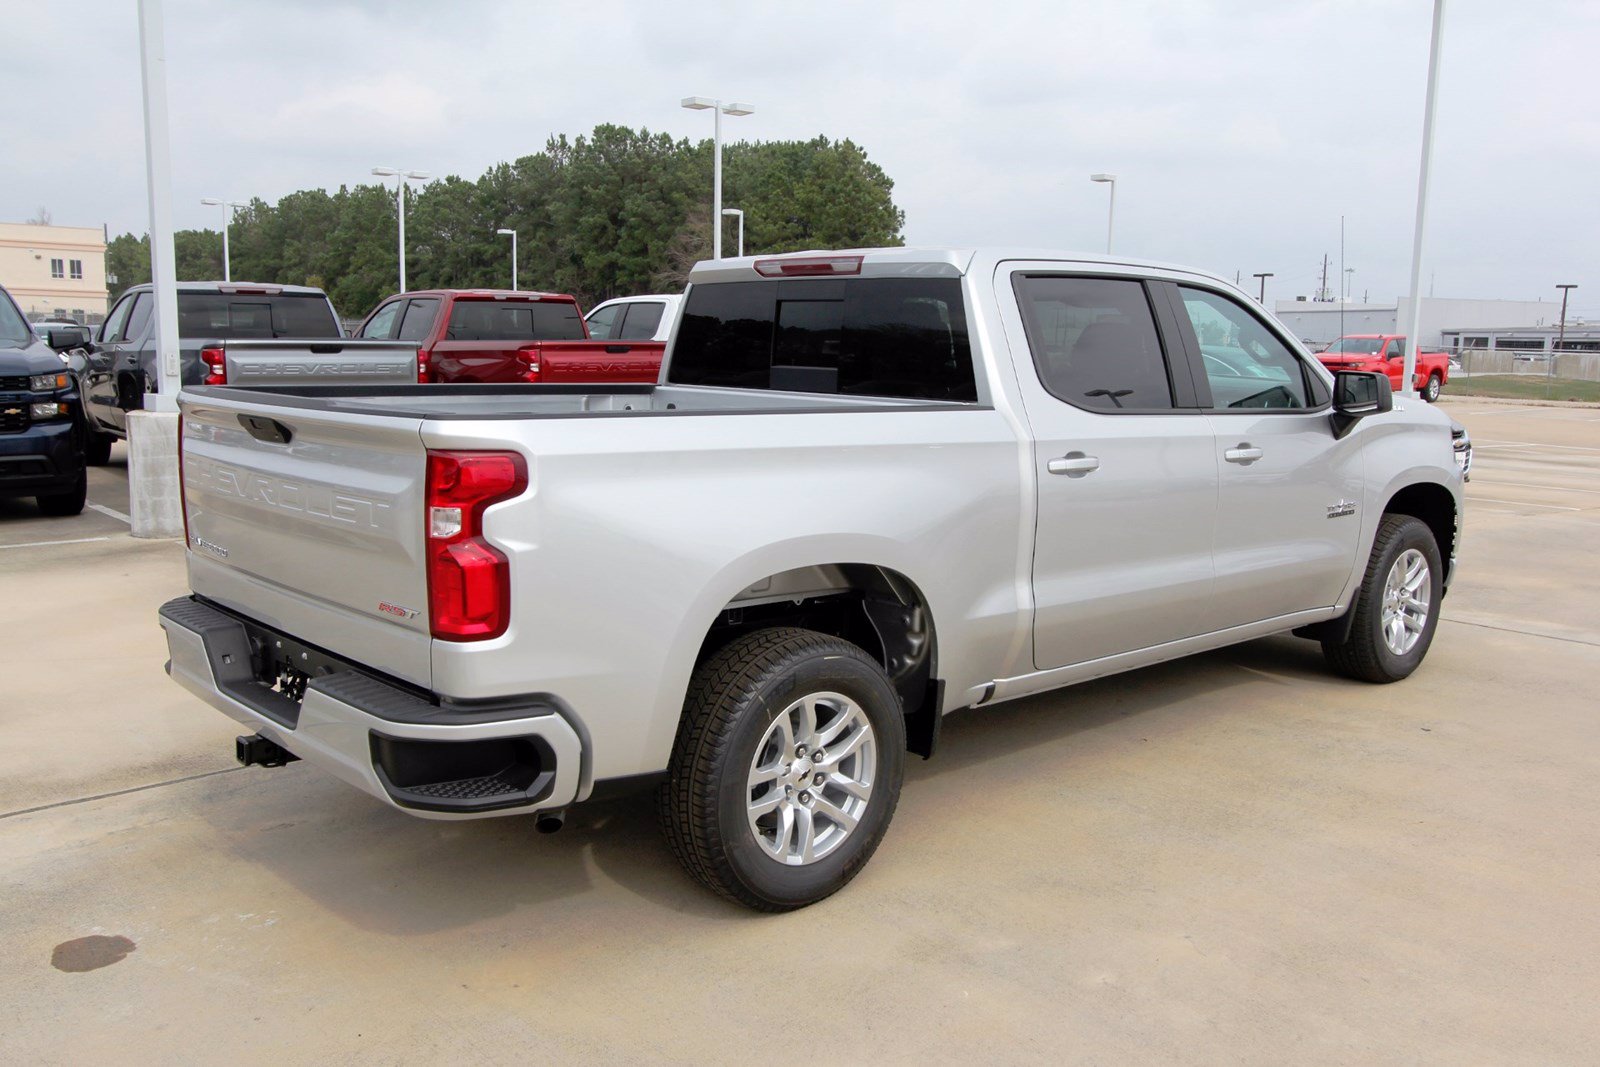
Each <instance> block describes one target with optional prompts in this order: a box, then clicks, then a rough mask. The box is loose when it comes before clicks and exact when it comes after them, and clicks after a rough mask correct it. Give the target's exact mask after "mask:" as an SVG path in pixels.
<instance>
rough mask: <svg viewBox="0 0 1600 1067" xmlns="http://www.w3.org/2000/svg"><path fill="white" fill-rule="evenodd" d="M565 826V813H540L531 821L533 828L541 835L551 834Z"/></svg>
mask: <svg viewBox="0 0 1600 1067" xmlns="http://www.w3.org/2000/svg"><path fill="white" fill-rule="evenodd" d="M565 825H567V813H566V812H565V811H545V812H540V813H539V815H538V816H536V817H535V818H534V821H533V828H534V829H535V830H538V831H539V832H540V833H541V834H553V833H555V832H556V831H557V830H559V829H561V828H562V827H563V826H565Z"/></svg>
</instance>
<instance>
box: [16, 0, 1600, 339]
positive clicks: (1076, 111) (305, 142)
mask: <svg viewBox="0 0 1600 1067" xmlns="http://www.w3.org/2000/svg"><path fill="white" fill-rule="evenodd" d="M1430 11H1431V5H1430V4H1429V3H1428V2H1427V0H1340V2H1336V3H1335V2H1307V0H1292V2H1282V0H1279V2H1261V3H1257V2H1245V0H1231V2H1228V0H1216V2H1211V3H1204V2H1177V0H1170V2H1164V3H1147V2H1138V0H1104V2H1092V0H1075V2H1072V3H1063V2H1061V0H1054V2H1048V0H1047V2H1015V3H1007V2H1004V0H995V2H991V3H963V4H954V3H951V4H946V3H939V2H935V0H917V2H911V3H887V2H873V3H860V4H843V3H839V4H827V5H824V4H817V3H813V4H795V3H786V4H778V3H765V2H760V0H744V2H742V3H718V2H715V0H696V2H694V3H656V2H651V3H644V2H637V3H633V4H609V3H595V2H591V3H585V4H571V3H563V4H547V3H532V2H521V3H514V2H509V0H500V2H497V3H479V2H475V0H452V2H450V3H438V2H434V0H416V2H410V0H393V2H387V3H385V2H379V0H367V2H354V0H352V2H344V3H340V2H336V0H315V2H300V0H259V2H257V0H250V2H247V0H231V2H229V0H167V3H166V20H167V21H166V39H167V56H168V68H169V69H168V78H169V83H168V84H169V90H168V91H169V99H170V112H171V122H172V154H173V174H174V197H175V210H176V220H177V224H178V225H179V226H180V227H201V226H204V227H211V228H215V227H216V226H217V225H218V209H215V208H204V207H201V206H200V204H199V203H198V201H199V198H200V197H202V196H216V197H226V198H229V199H248V198H250V197H252V196H259V197H262V198H263V199H266V200H268V201H275V200H276V199H277V198H278V197H280V196H282V195H284V194H285V193H289V192H292V191H293V190H295V189H301V188H308V187H314V186H321V187H326V188H330V189H336V188H338V186H339V185H340V184H342V183H352V184H353V183H358V182H363V181H372V180H374V179H371V178H370V177H368V171H369V170H370V169H371V168H372V167H373V166H374V165H378V164H398V165H400V166H403V167H408V168H413V169H418V170H427V171H431V172H432V173H434V174H435V175H443V174H459V175H461V176H463V177H466V178H476V177H477V176H478V175H479V174H481V173H482V172H483V170H484V169H485V168H487V167H488V166H490V165H492V164H494V163H495V162H497V161H499V160H509V159H515V158H517V157H518V156H520V155H525V154H528V153H530V152H534V151H537V150H539V149H540V148H542V147H543V145H544V142H545V139H546V137H547V136H549V135H550V134H552V133H566V134H568V135H577V134H581V133H584V132H586V131H588V130H590V129H591V128H592V127H593V126H594V125H596V124H597V123H601V122H616V123H620V124H623V125H628V126H633V127H647V128H649V129H650V130H665V131H667V132H668V133H670V134H672V135H673V136H675V137H693V138H699V137H706V136H709V135H710V129H711V118H710V115H709V114H708V113H706V112H690V111H684V110H682V109H681V108H679V106H678V101H679V99H680V98H681V97H683V96H687V95H704V96H720V97H722V98H723V99H725V100H740V101H748V102H750V103H752V104H754V105H755V108H756V113H755V114H754V115H752V116H749V117H747V118H738V119H729V120H726V127H725V128H726V131H727V135H728V137H729V138H730V139H738V138H748V139H761V140H765V139H790V138H809V137H812V136H815V135H816V134H819V133H820V134H825V135H827V136H829V137H833V138H845V137H848V138H851V139H853V140H855V141H856V142H857V143H859V144H861V145H862V146H863V147H865V149H866V150H867V152H868V154H869V155H870V157H871V158H872V159H874V160H875V161H877V162H878V163H879V164H881V165H882V166H883V167H884V169H885V170H886V171H887V172H888V174H889V175H890V177H892V178H893V179H894V182H895V190H894V196H895V200H896V202H897V203H898V204H899V205H900V206H901V207H902V208H904V209H905V212H906V238H907V241H908V243H911V244H916V245H946V244H950V245H963V246H964V245H973V244H1026V245H1032V246H1046V247H1059V248H1068V249H1082V250H1089V251H1099V250H1100V249H1102V248H1103V246H1104V241H1105V222H1106V188H1105V186H1102V185H1094V184H1091V183H1090V182H1089V180H1088V175H1089V173H1090V172H1092V171H1110V172H1112V173H1115V174H1116V175H1118V185H1117V223H1116V249H1117V251H1118V252H1122V253H1126V254H1129V255H1136V256H1143V257H1148V258H1153V259H1160V260H1166V261H1170V262H1177V263H1184V264H1189V265H1194V266H1199V267H1203V268H1207V269H1210V270H1213V271H1215V272H1217V273H1219V274H1223V275H1226V276H1227V277H1230V278H1231V277H1233V275H1234V272H1235V271H1242V272H1244V274H1245V275H1246V278H1245V283H1246V284H1247V285H1253V283H1252V282H1251V280H1250V278H1249V277H1248V275H1250V274H1251V273H1253V272H1255V271H1273V272H1275V274H1276V277H1275V278H1273V279H1272V280H1271V281H1270V282H1269V283H1268V297H1269V299H1271V298H1273V297H1280V298H1281V297H1290V296H1293V295H1297V294H1304V295H1310V294H1311V293H1312V292H1313V291H1314V290H1315V288H1316V287H1317V285H1318V281H1319V279H1318V272H1319V268H1320V264H1321V261H1322V256H1323V253H1328V254H1329V255H1330V256H1332V257H1333V261H1334V266H1333V268H1331V269H1330V279H1332V278H1333V276H1334V275H1336V274H1337V264H1338V256H1339V217H1340V215H1344V216H1345V217H1346V220H1347V221H1346V252H1345V259H1346V265H1348V266H1353V267H1354V268H1355V274H1354V289H1355V294H1356V296H1357V297H1358V298H1359V296H1360V295H1361V293H1363V292H1370V294H1371V297H1372V298H1373V299H1374V300H1379V299H1383V300H1388V299H1392V298H1393V297H1394V296H1395V295H1396V294H1397V293H1400V292H1402V291H1403V290H1404V289H1405V288H1406V285H1407V276H1408V271H1409V266H1410V255H1411V226H1412V219H1413V211H1414V207H1415V198H1416V181H1417V163H1418V152H1419V147H1420V139H1421V127H1422V108H1423V90H1424V86H1425V82H1426V73H1427V52H1428V29H1429V17H1430ZM0 25H3V26H4V27H5V29H6V36H7V38H8V39H9V42H10V43H11V45H12V47H10V48H8V49H7V51H6V59H5V62H4V63H3V64H0V99H3V100H5V101H7V106H6V108H5V115H4V117H3V118H0V133H3V143H4V145H5V163H4V165H3V169H0V220H8V221H20V220H23V219H26V218H28V217H29V216H31V215H32V214H33V213H34V212H35V211H36V210H37V209H38V208H39V207H41V206H43V207H46V208H47V209H48V210H49V211H50V213H51V215H52V216H53V217H54V220H55V221H56V222H57V223H59V224H62V225H100V224H101V223H105V224H107V225H109V227H110V229H111V233H112V234H113V235H115V234H117V233H120V232H123V231H130V230H131V231H134V232H137V233H143V232H144V231H145V229H147V209H146V201H145V183H144V152H143V133H142V126H141V118H140V86H139V65H138V27H137V21H136V6H135V2H134V0H69V2H52V3H41V2H38V0H0ZM1597 41H1600V4H1596V3H1593V2H1579V0H1573V2H1564V0H1527V2H1522V3H1514V4H1507V3H1504V2H1503V0H1451V2H1450V4H1449V8H1448V11H1447V17H1446V26H1445V44H1444V60H1443V68H1442V69H1443V74H1442V79H1441V85H1440V104H1439V115H1438V127H1437V131H1436V149H1435V161H1434V175H1435V179H1434V185H1433V195H1432V199H1431V202H1430V209H1429V219H1430V224H1429V229H1428V235H1429V259H1428V270H1429V274H1430V275H1431V282H1432V285H1433V287H1434V291H1435V292H1436V293H1437V295H1439V296H1462V297H1507V298H1516V299H1537V298H1541V297H1542V298H1545V299H1554V298H1555V297H1556V296H1557V294H1556V290H1555V288H1554V287H1555V285H1556V284H1557V283H1558V282H1577V283H1578V284H1579V285H1580V286H1582V288H1581V289H1580V290H1579V291H1578V293H1577V294H1575V306H1576V307H1578V308H1579V309H1584V310H1586V312H1587V314H1589V315H1591V316H1600V271H1597V270H1596V263H1597V260H1600V256H1597V250H1600V197H1597V195H1596V193H1597V186H1600V106H1597V104H1600V81H1597V80H1596V74H1595V70H1594V62H1595V56H1596V53H1595V43H1596V42H1597ZM758 251H759V250H758ZM1428 284H1429V279H1428V278H1425V280H1424V286H1425V287H1426V286H1427V285H1428ZM1330 285H1333V286H1336V285H1337V282H1336V281H1331V280H1330Z"/></svg>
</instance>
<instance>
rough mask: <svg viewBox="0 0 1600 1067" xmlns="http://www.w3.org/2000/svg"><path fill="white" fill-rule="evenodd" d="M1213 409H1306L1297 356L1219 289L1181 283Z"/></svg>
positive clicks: (1185, 306) (1301, 370) (1303, 375)
mask: <svg viewBox="0 0 1600 1067" xmlns="http://www.w3.org/2000/svg"><path fill="white" fill-rule="evenodd" d="M1178 292H1179V293H1180V294H1181V295H1182V297H1183V308H1184V310H1185V311H1186V312H1187V313H1188V316H1189V322H1190V324H1191V325H1192V326H1193V327H1194V333H1195V339H1196V340H1197V341H1198V342H1199V344H1200V358H1201V361H1202V362H1203V363H1204V364H1205V370H1206V380H1207V382H1209V383H1210V386H1211V406H1212V407H1213V408H1216V409H1221V410H1226V409H1239V408H1285V409H1294V410H1299V409H1304V408H1307V407H1310V406H1311V405H1310V404H1308V403H1307V401H1306V397H1307V392H1306V375H1305V370H1304V368H1303V367H1302V366H1301V365H1300V361H1299V360H1298V359H1297V358H1295V355H1294V353H1293V352H1291V351H1289V348H1288V346H1286V345H1285V344H1284V343H1283V342H1282V341H1280V340H1278V338H1277V337H1276V336H1275V335H1274V334H1273V333H1272V331H1271V330H1269V329H1268V328H1267V325H1266V323H1264V322H1262V321H1261V320H1260V319H1258V318H1256V316H1255V315H1254V314H1253V313H1252V312H1250V311H1249V310H1248V309H1246V308H1244V307H1242V306H1241V305H1239V304H1238V303H1236V302H1235V301H1233V300H1231V299H1230V298H1228V297H1225V296H1223V295H1221V294H1220V293H1213V292H1210V291H1208V290H1205V289H1191V288H1189V287H1188V286H1179V287H1178Z"/></svg>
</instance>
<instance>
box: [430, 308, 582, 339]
mask: <svg viewBox="0 0 1600 1067" xmlns="http://www.w3.org/2000/svg"><path fill="white" fill-rule="evenodd" d="M583 336H584V335H583V320H582V317H581V316H579V314H578V306H577V305H576V304H568V303H563V302H560V301H554V300H552V301H549V302H546V301H543V300H457V301H456V302H455V304H454V305H453V306H452V307H451V308H450V325H449V326H447V327H446V328H445V335H444V337H445V340H446V341H581V340H583Z"/></svg>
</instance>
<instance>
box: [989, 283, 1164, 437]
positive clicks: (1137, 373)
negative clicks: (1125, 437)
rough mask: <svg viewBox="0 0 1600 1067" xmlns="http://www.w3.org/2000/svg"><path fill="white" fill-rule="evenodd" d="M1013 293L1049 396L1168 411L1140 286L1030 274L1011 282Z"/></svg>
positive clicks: (1106, 407)
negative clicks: (1014, 283) (1014, 286)
mask: <svg viewBox="0 0 1600 1067" xmlns="http://www.w3.org/2000/svg"><path fill="white" fill-rule="evenodd" d="M1016 291H1017V296H1018V298H1019V300H1020V302H1021V305H1022V313H1023V321H1024V323H1025V324H1026V326H1027V331H1028V347H1029V348H1030V349H1032V351H1033V362H1034V366H1035V367H1036V368H1038V371H1039V380H1040V381H1041V382H1043V383H1044V387H1045V388H1046V389H1048V390H1049V391H1050V392H1051V393H1052V394H1054V395H1055V396H1057V397H1059V398H1061V399H1062V400H1065V401H1067V402H1068V403H1069V404H1076V405H1077V406H1078V407H1082V408H1090V409H1092V410H1096V411H1126V410H1132V411H1159V410H1162V409H1165V408H1171V407H1172V406H1173V404H1172V385H1171V382H1170V381H1169V380H1168V377H1167V364H1166V360H1165V359H1164V358H1163V356H1162V354H1161V341H1160V338H1159V337H1158V335H1157V334H1156V323H1155V316H1154V315H1153V314H1152V312H1151V310H1150V301H1149V298H1148V297H1147V296H1146V295H1145V289H1144V284H1143V283H1142V282H1138V281H1132V280H1128V279H1124V278H1071V277H1063V276H1060V275H1033V276H1028V277H1023V278H1019V279H1017V282H1016Z"/></svg>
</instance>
